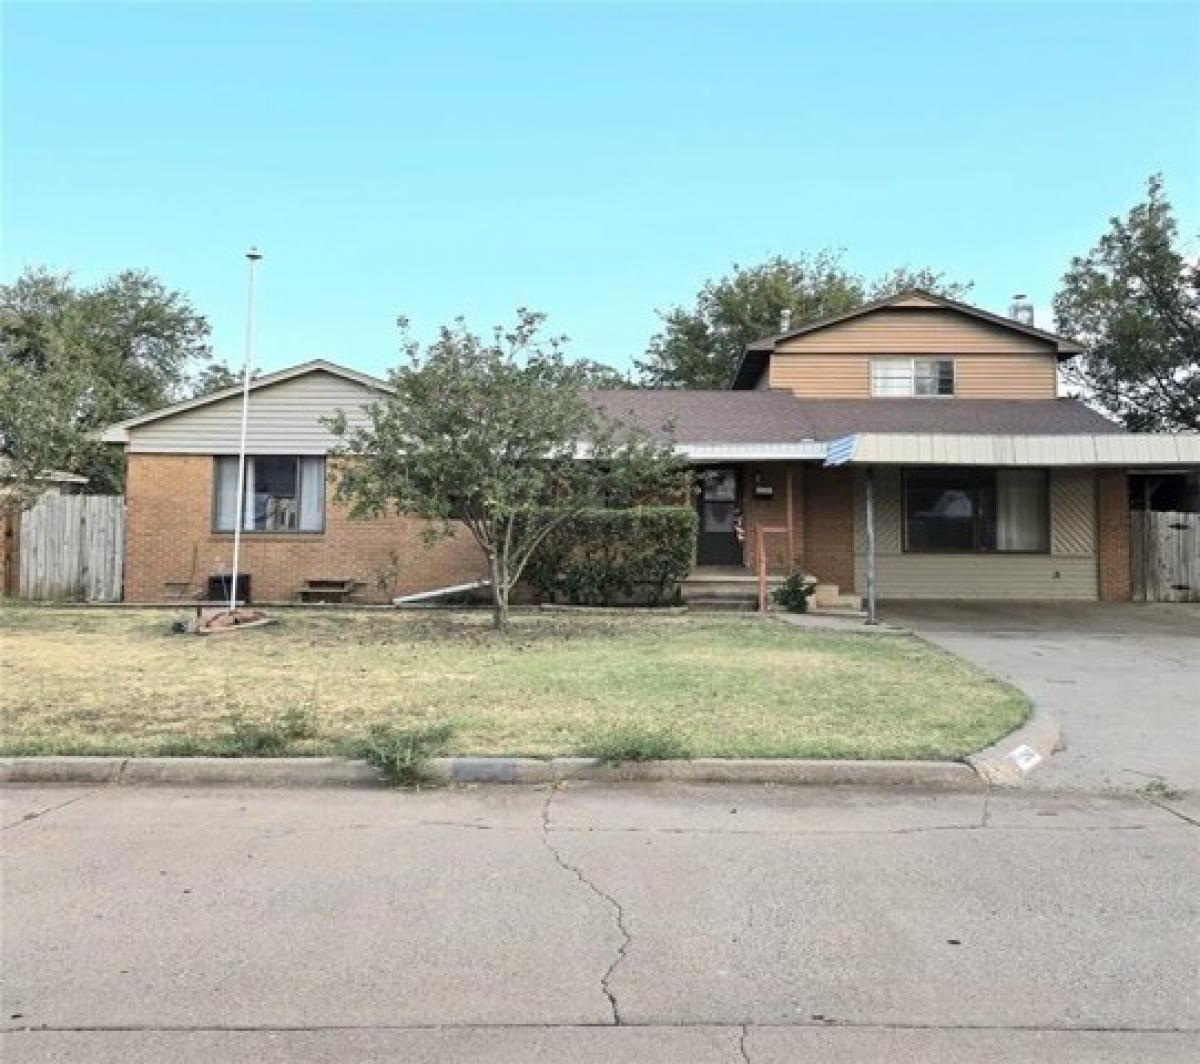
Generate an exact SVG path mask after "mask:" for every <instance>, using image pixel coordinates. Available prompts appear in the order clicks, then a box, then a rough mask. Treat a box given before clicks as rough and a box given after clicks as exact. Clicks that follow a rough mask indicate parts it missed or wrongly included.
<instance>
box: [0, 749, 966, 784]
mask: <svg viewBox="0 0 1200 1064" xmlns="http://www.w3.org/2000/svg"><path fill="white" fill-rule="evenodd" d="M425 776H426V778H427V779H428V780H429V781H430V782H432V783H517V784H538V783H541V784H545V783H559V782H566V781H591V782H596V783H617V782H642V783H662V782H673V783H777V784H789V785H818V786H832V785H845V786H859V787H925V788H938V789H947V790H949V789H955V790H964V789H969V790H974V789H978V788H980V787H982V786H984V782H983V778H982V777H981V775H979V774H978V773H977V771H976V770H975V769H973V768H972V767H971V766H970V765H967V764H964V763H961V762H955V761H794V760H782V759H780V760H773V759H741V760H732V759H731V760H724V759H716V758H697V759H696V760H694V761H641V762H621V763H617V764H614V763H610V762H602V761H598V760H595V759H593V758H579V757H560V758H553V759H551V760H548V761H540V760H537V759H535V758H521V757H440V758H433V759H431V760H430V761H429V762H428V763H427V765H426V768H425ZM0 783H25V784H62V783H94V784H175V785H184V786H187V785H229V784H240V785H243V786H254V787H379V786H383V785H384V784H385V780H384V778H383V776H382V774H381V773H380V772H378V771H377V770H376V769H374V768H372V767H371V766H369V765H368V764H367V763H366V762H365V761H352V760H349V759H347V758H339V757H279V758H250V757H246V758H223V757H141V758H138V757H134V758H122V757H10V758H0Z"/></svg>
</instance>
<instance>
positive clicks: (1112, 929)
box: [0, 785, 1200, 1064]
mask: <svg viewBox="0 0 1200 1064" xmlns="http://www.w3.org/2000/svg"><path fill="white" fill-rule="evenodd" d="M0 799H2V800H3V823H4V825H5V827H4V830H3V832H0V840H2V841H3V850H4V868H3V871H4V881H3V884H4V886H3V899H2V905H0V916H2V931H3V944H2V949H3V961H4V996H3V1027H4V1030H3V1033H2V1034H0V1053H2V1055H3V1059H4V1060H5V1061H6V1062H7V1064H17V1062H34V1061H39V1062H40V1061H99V1062H106V1061H122V1062H137V1061H156V1062H157V1061H164V1060H170V1061H180V1062H183V1064H188V1062H193V1061H195V1062H199V1061H205V1062H210V1061H230V1062H235V1064H236V1062H240V1061H265V1062H273V1061H301V1062H303V1061H328V1060H338V1061H341V1062H359V1061H361V1062H366V1061H391V1060H395V1061H406V1062H412V1061H470V1062H476V1061H478V1062H487V1064H498V1062H508V1061H512V1062H518V1061H520V1062H525V1061H534V1060H538V1061H558V1060H562V1061H571V1062H572V1064H588V1062H591V1061H597V1062H600V1061H603V1062H606V1064H624V1062H633V1061H638V1062H668V1064H669V1062H673V1061H686V1062H687V1064H708V1062H710V1061H712V1062H716V1061H723V1062H730V1064H745V1062H746V1061H751V1062H753V1064H774V1062H785V1061H786V1062H793V1061H809V1060H811V1061H832V1062H835V1064H836V1062H842V1061H846V1062H850V1061H853V1062H855V1064H871V1062H875V1061H878V1062H883V1061H888V1062H903V1061H914V1062H915V1061H919V1062H922V1064H927V1062H934V1064H936V1062H940V1061H947V1062H948V1061H962V1060H967V1059H969V1060H972V1061H976V1062H990V1061H1005V1062H1012V1061H1024V1060H1028V1061H1048V1060H1053V1061H1062V1062H1083V1061H1087V1062H1093V1061H1095V1062H1110V1061H1111V1062H1116V1061H1134V1060H1136V1061H1142V1062H1157V1061H1164V1062H1174V1061H1180V1062H1182V1061H1189V1062H1190V1061H1192V1060H1195V1059H1198V1058H1200V1033H1198V1032H1200V1000H1198V994H1197V991H1198V988H1200V951H1198V949H1197V942H1198V939H1197V931H1198V930H1200V919H1198V909H1200V898H1198V892H1197V890H1196V884H1197V882H1198V881H1200V846H1198V843H1200V834H1198V832H1200V827H1198V826H1197V825H1198V823H1200V802H1198V801H1197V799H1196V798H1195V797H1194V796H1185V797H1180V798H1177V799H1172V798H1169V797H1163V796H1161V795H1156V796H1153V799H1151V798H1150V797H1142V796H1137V795H1133V794H1113V795H1098V796H1087V795H1082V794H1049V793H1042V792H1030V791H1020V792H992V793H990V794H988V793H979V792H975V793H938V794H921V793H912V792H906V791H903V790H897V789H893V790H891V791H888V792H871V791H860V790H851V789H843V790H836V789H834V790H825V789H817V788H787V787H763V786H757V787H736V786H728V785H726V786H712V787H700V786H692V787H687V786H679V785H657V786H629V785H625V786H619V787H605V786H596V785H573V786H569V787H565V788H560V789H537V788H524V787H508V788H506V787H503V786H498V787H490V788H488V787H478V788H470V789H456V790H435V791H425V792H418V793H412V792H391V791H373V790H365V791H361V790H360V791H296V790H258V791H249V790H247V791H242V790H224V789H216V788H210V789H206V790H185V789H176V788H165V787H164V788H149V787H140V788H139V787H104V788H99V789H93V790H87V789H55V790H50V789H31V788H8V789H6V790H4V791H3V792H0Z"/></svg>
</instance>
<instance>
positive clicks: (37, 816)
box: [0, 787, 100, 831]
mask: <svg viewBox="0 0 1200 1064" xmlns="http://www.w3.org/2000/svg"><path fill="white" fill-rule="evenodd" d="M99 790H100V788H98V787H93V788H92V789H91V790H89V791H86V792H85V793H83V794H80V795H76V796H75V797H74V798H68V799H67V800H66V801H65V802H59V803H58V804H57V805H51V806H48V807H47V808H45V809H39V810H38V811H37V812H36V813H26V814H25V815H24V816H23V817H21V819H20V820H14V821H13V822H12V823H11V824H3V825H0V831H8V830H10V829H11V828H19V827H20V826H21V825H22V824H29V823H31V822H33V821H34V820H41V819H42V818H43V817H46V816H49V815H50V814H51V813H56V812H58V810H60V809H66V807H67V806H69V805H74V804H75V803H76V802H82V801H83V800H84V799H85V798H90V797H91V796H92V795H93V794H98V793H99Z"/></svg>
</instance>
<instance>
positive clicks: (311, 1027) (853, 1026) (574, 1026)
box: [0, 1019, 1200, 1036]
mask: <svg viewBox="0 0 1200 1064" xmlns="http://www.w3.org/2000/svg"><path fill="white" fill-rule="evenodd" d="M613 1026H614V1025H613V1024H611V1023H537V1022H532V1023H521V1022H515V1023H503V1022H500V1023H497V1022H490V1023H436V1022H430V1023H310V1024H279V1023H261V1024H204V1023H197V1024H183V1023H163V1024H154V1023H115V1024H98V1023H90V1024H48V1023H44V1024H27V1025H25V1026H20V1027H14V1026H6V1027H0V1036H2V1035H13V1034H59V1033H72V1032H78V1033H85V1034H86V1033H89V1032H97V1033H100V1032H116V1033H122V1032H123V1033H129V1034H136V1033H139V1032H155V1033H158V1032H161V1033H167V1034H206V1033H213V1034H254V1033H256V1032H268V1033H281V1034H288V1033H303V1032H306V1031H476V1030H499V1031H556V1030H597V1031H610V1030H612V1028H613ZM621 1026H622V1027H628V1028H630V1029H631V1030H646V1029H651V1030H671V1031H676V1030H677V1031H687V1030H696V1029H708V1028H720V1029H723V1030H724V1029H731V1030H735V1031H741V1032H745V1035H747V1036H748V1035H749V1033H750V1030H751V1029H752V1028H755V1029H759V1030H789V1029H795V1030H842V1031H1028V1032H1031V1033H1037V1034H1151V1035H1153V1034H1166V1035H1194V1034H1200V1027H1155V1026H1140V1025H1137V1024H1125V1025H1121V1024H1081V1025H1073V1024H1036V1023H1034V1024H1026V1023H902V1022H896V1021H892V1022H888V1021H877V1022H872V1021H870V1020H821V1021H820V1022H814V1021H808V1020H801V1021H797V1022H795V1023H762V1024H751V1023H726V1022H722V1021H720V1020H708V1021H705V1020H695V1021H692V1020H680V1021H671V1020H656V1019H651V1020H640V1021H639V1020H634V1021H629V1022H626V1023H623V1024H621Z"/></svg>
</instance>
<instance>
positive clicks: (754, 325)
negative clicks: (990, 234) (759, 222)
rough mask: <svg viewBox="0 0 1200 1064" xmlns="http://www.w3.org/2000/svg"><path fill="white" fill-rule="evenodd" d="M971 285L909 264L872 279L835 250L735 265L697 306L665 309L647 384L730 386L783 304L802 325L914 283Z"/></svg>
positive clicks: (947, 289) (643, 368) (644, 372)
mask: <svg viewBox="0 0 1200 1064" xmlns="http://www.w3.org/2000/svg"><path fill="white" fill-rule="evenodd" d="M970 287H971V286H970V284H969V283H967V284H957V283H953V282H950V281H947V280H945V278H944V277H943V275H942V274H940V273H937V272H936V271H933V270H928V269H909V268H907V267H904V268H900V269H896V270H893V271H891V272H890V273H888V274H885V275H884V276H883V277H880V278H878V279H876V280H874V281H871V280H868V279H866V278H864V277H862V276H861V275H859V274H856V273H853V272H852V271H850V270H849V269H847V268H846V267H845V266H844V265H843V263H842V256H841V254H840V253H838V252H835V251H820V252H817V254H815V255H800V256H799V257H797V258H792V259H789V258H784V257H782V256H776V257H775V258H771V259H767V260H766V261H765V262H762V263H759V264H758V265H757V266H739V265H737V264H735V265H734V267H733V272H732V273H730V274H729V275H728V276H727V277H722V278H720V279H719V280H715V281H714V280H710V281H706V282H705V284H704V287H703V288H701V289H700V292H699V293H698V295H697V296H696V302H695V305H694V306H693V307H691V308H686V307H672V308H670V309H669V310H666V311H660V312H659V316H660V317H661V318H662V321H663V327H662V329H661V330H660V331H659V332H658V333H656V334H655V335H654V336H653V337H652V338H651V340H650V343H649V346H648V347H647V349H646V357H645V359H644V360H641V361H638V362H637V363H636V366H637V369H638V371H639V373H640V375H641V380H642V383H644V384H645V385H647V386H648V387H657V388H728V387H729V383H730V381H731V380H733V374H734V371H735V370H736V368H737V364H738V362H739V360H740V359H741V357H742V352H743V351H745V349H746V345H747V344H749V343H751V342H752V341H754V340H761V339H762V338H763V337H765V336H773V335H775V334H776V333H778V332H779V323H780V318H781V316H782V314H783V312H784V311H788V312H789V313H790V315H791V322H792V325H793V326H798V325H801V324H802V323H804V322H806V321H812V320H814V319H816V318H824V317H827V316H829V315H832V314H842V313H845V312H846V311H850V310H853V309H854V308H855V307H859V306H861V305H862V304H863V303H865V302H868V301H870V300H872V299H882V298H884V297H885V296H888V295H893V294H895V293H896V292H902V291H905V290H906V289H909V288H925V289H928V290H930V291H932V292H937V293H939V294H941V295H945V296H949V297H951V298H959V297H960V296H962V295H963V294H964V293H965V292H967V291H968V290H969V289H970Z"/></svg>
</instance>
